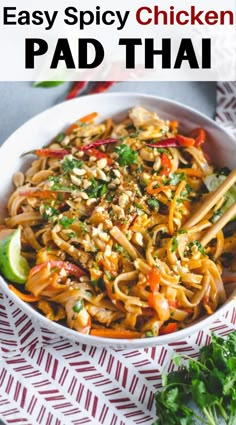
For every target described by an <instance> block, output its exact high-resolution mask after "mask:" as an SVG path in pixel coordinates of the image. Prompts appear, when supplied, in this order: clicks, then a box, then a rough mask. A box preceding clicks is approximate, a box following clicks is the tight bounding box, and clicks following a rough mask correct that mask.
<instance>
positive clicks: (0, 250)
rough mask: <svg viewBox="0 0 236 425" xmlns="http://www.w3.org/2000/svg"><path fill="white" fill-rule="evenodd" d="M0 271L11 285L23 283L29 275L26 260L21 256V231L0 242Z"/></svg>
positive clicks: (18, 230)
mask: <svg viewBox="0 0 236 425" xmlns="http://www.w3.org/2000/svg"><path fill="white" fill-rule="evenodd" d="M0 270H1V272H2V274H3V276H4V277H5V278H6V279H8V280H10V281H11V282H13V283H25V282H26V280H27V277H28V274H29V265H28V263H27V260H26V259H25V258H24V257H22V255H21V230H20V228H19V229H17V230H16V231H15V232H13V233H12V234H10V235H8V236H7V237H6V238H4V239H2V240H0Z"/></svg>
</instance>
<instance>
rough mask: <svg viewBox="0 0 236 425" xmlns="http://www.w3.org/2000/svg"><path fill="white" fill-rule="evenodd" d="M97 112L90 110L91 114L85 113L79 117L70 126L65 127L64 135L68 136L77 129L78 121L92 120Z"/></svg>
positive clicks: (86, 121)
mask: <svg viewBox="0 0 236 425" xmlns="http://www.w3.org/2000/svg"><path fill="white" fill-rule="evenodd" d="M97 116H98V113H97V112H92V113H91V114H88V115H85V116H84V117H82V118H80V119H79V120H78V123H77V122H74V123H73V124H71V125H70V127H68V128H67V130H66V135H67V136H70V135H71V134H72V133H73V131H75V130H78V128H79V127H80V124H79V123H83V124H85V123H88V122H90V121H92V120H94V119H95V118H97Z"/></svg>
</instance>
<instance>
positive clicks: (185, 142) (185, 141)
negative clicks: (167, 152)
mask: <svg viewBox="0 0 236 425" xmlns="http://www.w3.org/2000/svg"><path fill="white" fill-rule="evenodd" d="M175 137H176V140H177V142H178V143H179V145H180V146H183V147H190V146H194V145H195V140H194V139H192V138H191V137H185V136H182V134H176V136H175Z"/></svg>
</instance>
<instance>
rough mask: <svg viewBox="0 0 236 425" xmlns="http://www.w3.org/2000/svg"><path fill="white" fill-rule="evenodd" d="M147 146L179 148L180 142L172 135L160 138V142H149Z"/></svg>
mask: <svg viewBox="0 0 236 425" xmlns="http://www.w3.org/2000/svg"><path fill="white" fill-rule="evenodd" d="M147 146H149V147H150V148H178V147H179V143H178V142H177V139H176V138H175V137H171V138H169V139H164V140H160V142H156V143H147Z"/></svg>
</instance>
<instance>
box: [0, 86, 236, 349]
mask: <svg viewBox="0 0 236 425" xmlns="http://www.w3.org/2000/svg"><path fill="white" fill-rule="evenodd" d="M112 97H115V98H130V97H136V98H139V99H140V100H142V99H143V100H153V101H156V102H158V101H159V102H164V103H165V104H166V105H167V106H168V105H170V106H171V105H173V106H175V107H177V108H181V109H182V110H185V111H186V112H190V113H191V114H193V115H194V116H198V117H199V118H200V119H203V120H204V121H205V122H206V124H207V123H209V124H210V125H211V126H213V127H214V128H217V129H218V130H220V131H221V132H222V133H225V134H226V135H227V137H228V139H229V140H230V139H231V141H232V143H235V144H236V141H235V139H234V138H233V135H232V134H230V132H228V131H227V129H225V128H224V127H222V126H221V125H220V124H219V123H217V122H215V121H214V120H213V119H212V118H210V117H208V116H206V115H205V114H203V113H202V112H200V111H198V110H197V109H194V108H192V107H191V106H188V105H185V104H182V103H181V102H178V101H176V100H172V99H168V98H165V97H161V96H155V95H150V94H145V93H142V92H132V91H131V92H129V91H127V92H122V91H121V92H111V93H99V94H92V95H84V96H81V97H78V98H75V99H71V100H69V101H68V100H65V101H63V102H60V103H58V104H56V105H53V106H51V107H49V108H47V109H45V110H44V111H42V112H40V113H39V114H36V115H35V116H33V117H32V118H30V119H29V120H27V121H25V122H24V123H23V124H22V125H20V126H19V127H18V128H17V129H16V130H15V131H14V132H13V133H12V134H11V135H10V136H9V137H8V138H7V139H6V140H5V141H4V142H3V144H2V145H1V147H0V154H1V153H4V152H2V151H4V149H5V147H6V146H7V145H8V144H9V143H12V142H13V141H14V139H15V138H17V137H18V133H20V132H21V131H22V129H23V128H24V127H26V126H33V125H34V123H35V122H37V120H38V119H39V118H41V117H43V116H44V115H45V117H46V115H47V114H48V113H49V112H51V113H56V112H57V111H59V110H60V109H63V108H65V107H66V105H72V104H73V103H74V104H76V103H79V102H81V101H82V102H84V101H85V102H86V101H87V100H88V99H89V100H90V102H92V103H93V101H94V104H95V105H96V102H97V99H101V98H104V99H107V100H108V101H109V98H112ZM94 109H98V111H99V107H98V108H97V107H96V108H94ZM62 126H63V123H62ZM1 287H2V288H3V291H5V293H6V295H7V296H10V297H11V298H12V299H13V300H14V301H15V302H16V304H17V305H19V306H20V307H21V308H22V310H23V311H25V312H26V313H28V314H29V316H30V318H31V320H32V321H35V320H36V321H38V322H39V324H40V327H42V328H43V327H49V328H50V330H52V331H53V332H55V333H56V334H57V335H58V333H61V336H62V338H71V339H72V340H78V342H81V343H85V344H87V345H96V346H99V345H104V344H105V346H107V347H112V348H117V349H119V348H120V347H123V346H124V347H125V348H144V347H148V346H150V347H151V346H161V345H162V346H163V345H166V344H170V343H173V342H176V341H181V339H183V338H185V337H187V336H189V335H190V333H193V332H195V331H197V330H198V329H199V327H202V328H204V327H205V326H206V325H209V324H211V323H212V324H213V322H215V321H216V320H218V319H219V317H221V316H222V315H223V314H224V312H225V311H226V310H227V308H230V305H231V304H233V300H234V297H235V294H234V293H233V294H232V295H231V296H230V297H229V298H228V299H227V301H226V302H225V303H224V304H223V305H221V306H220V307H219V308H218V309H217V310H216V311H215V312H214V313H213V314H212V315H210V316H204V317H203V318H200V319H199V320H197V321H196V322H194V323H193V324H192V325H191V324H190V325H189V326H187V327H186V328H183V329H180V330H179V331H176V332H173V333H170V334H167V335H160V336H156V337H151V338H135V339H114V338H105V337H97V336H93V335H90V334H88V335H87V334H81V333H79V332H77V331H76V330H74V329H71V328H69V327H67V326H63V325H62V324H60V323H57V322H54V321H51V320H49V319H47V318H46V317H45V316H43V315H42V314H41V313H40V312H38V311H37V310H36V309H34V308H33V307H31V306H30V305H29V304H28V303H27V302H25V301H22V300H21V299H20V298H19V297H17V295H15V294H14V293H13V292H12V291H11V290H10V289H9V288H8V283H7V281H6V280H5V279H4V278H3V277H2V276H0V289H1ZM80 339H81V341H80Z"/></svg>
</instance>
